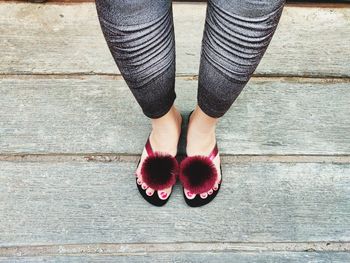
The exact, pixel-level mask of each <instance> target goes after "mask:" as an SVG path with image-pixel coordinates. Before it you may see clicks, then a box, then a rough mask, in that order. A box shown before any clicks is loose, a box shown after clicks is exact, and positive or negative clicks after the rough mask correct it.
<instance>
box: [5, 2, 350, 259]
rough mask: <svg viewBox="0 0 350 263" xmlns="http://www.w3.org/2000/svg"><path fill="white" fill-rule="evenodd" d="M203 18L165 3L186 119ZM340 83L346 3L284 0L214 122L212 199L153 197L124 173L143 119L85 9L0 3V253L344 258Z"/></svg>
mask: <svg viewBox="0 0 350 263" xmlns="http://www.w3.org/2000/svg"><path fill="white" fill-rule="evenodd" d="M204 15H205V4H203V3H197V4H193V3H192V4H191V3H174V16H175V28H176V32H175V34H176V39H177V40H176V44H177V47H176V48H177V50H176V51H177V80H176V92H177V100H176V102H175V104H176V105H177V106H178V107H179V108H180V109H181V111H182V113H183V116H184V117H186V118H187V114H188V113H189V111H190V110H192V108H193V107H194V105H195V103H196V101H195V99H196V87H197V73H198V66H199V54H200V49H199V48H200V41H201V36H202V35H201V34H202V30H203V26H204ZM349 91H350V6H349V7H346V6H342V7H341V8H336V7H322V8H317V7H297V6H286V8H285V9H284V13H283V15H282V18H281V23H280V25H279V27H278V29H277V32H276V34H275V36H274V38H273V40H272V43H271V45H270V47H269V49H268V51H267V52H266V55H265V57H264V59H263V61H262V62H261V64H260V65H259V67H258V68H257V70H256V72H255V74H254V77H253V78H252V79H251V81H250V82H249V83H248V85H247V87H246V88H245V89H244V91H243V92H242V94H241V95H240V97H239V98H238V100H237V101H236V103H235V104H234V105H233V106H232V108H231V109H230V110H229V111H228V112H227V114H226V115H225V116H224V117H223V118H222V119H221V120H220V122H219V125H218V129H217V140H218V145H219V148H220V151H221V156H222V157H221V160H222V168H223V176H224V178H225V180H224V184H223V187H222V190H221V191H220V194H219V195H218V197H217V198H216V199H215V201H214V202H212V203H211V204H210V205H208V206H205V207H202V208H196V209H193V208H189V207H187V206H186V204H185V202H184V200H183V197H182V194H181V189H180V186H179V185H177V186H176V187H175V189H174V194H173V196H172V198H171V200H170V201H169V203H168V204H167V205H166V206H165V207H162V208H157V207H153V206H151V205H147V203H146V202H145V201H144V200H143V199H142V198H141V197H140V196H139V193H138V192H137V189H136V187H135V185H134V179H133V178H134V177H133V173H134V169H135V168H136V161H137V160H138V158H139V155H140V154H141V151H142V148H143V145H144V142H145V139H146V137H147V135H148V133H149V130H150V128H151V126H150V123H149V120H148V119H146V118H144V115H143V114H142V112H141V109H140V108H139V106H138V105H137V104H136V101H135V99H134V97H133V96H132V94H131V92H130V90H129V89H128V87H127V86H126V84H125V83H124V81H123V80H122V77H121V76H120V73H119V71H118V69H117V67H116V66H115V64H114V61H113V59H112V57H111V55H110V53H109V50H108V48H107V45H106V43H105V40H104V39H103V36H102V33H101V30H100V28H99V25H98V20H97V17H96V11H95V6H94V3H93V2H90V3H74V4H62V3H61V4H57V3H56V4H55V3H51V4H30V3H18V2H16V3H15V2H0V95H1V96H0V262H42V261H47V262H87V261H88V262H220V263H221V262H242V263H245V262H257V263H260V262H301V263H304V262H305V263H306V262H337V263H344V262H350V117H349V116H350V92H349ZM185 122H186V121H185ZM185 128H186V127H183V129H184V130H185ZM135 130H137V131H138V132H137V133H135ZM179 153H180V155H181V154H183V153H184V138H181V146H180V150H179Z"/></svg>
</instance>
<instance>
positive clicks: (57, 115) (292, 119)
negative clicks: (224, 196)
mask: <svg viewBox="0 0 350 263" xmlns="http://www.w3.org/2000/svg"><path fill="white" fill-rule="evenodd" d="M176 85H177V88H176V92H177V98H176V100H175V104H176V106H177V107H178V108H179V109H180V110H181V112H182V114H183V116H184V126H183V134H185V129H186V127H185V124H186V123H187V114H188V113H189V111H190V110H191V109H192V108H193V107H194V105H195V101H196V89H197V81H196V80H186V79H181V78H180V79H177V81H176ZM0 94H1V97H0V112H1V113H2V114H1V115H0V134H1V136H0V153H2V154H22V153H23V154H26V153H31V154H33V153H39V154H43V153H53V154H57V153H65V154H69V153H70V154H84V153H89V154H90V153H119V154H139V153H141V151H142V148H143V146H144V143H145V138H146V137H147V135H148V133H149V131H150V129H151V124H150V121H149V119H148V118H146V117H145V116H144V115H143V113H142V111H141V108H140V107H139V105H138V104H137V102H136V100H135V99H134V97H133V96H132V93H131V92H130V90H129V89H128V87H127V86H126V84H125V82H124V81H123V80H116V79H113V78H111V77H103V76H85V77H81V78H78V77H74V78H73V77H71V78H66V77H65V76H62V77H56V78H49V77H42V78H31V77H28V78H27V77H26V78H22V79H18V78H12V77H9V78H2V79H0ZM349 101H350V93H349V82H347V81H332V80H328V81H327V80H319V79H289V78H272V79H271V78H268V79H265V78H254V79H252V80H251V81H250V82H249V84H248V85H247V86H246V88H245V89H244V90H243V92H242V94H241V95H240V96H239V97H238V99H237V101H236V102H235V104H234V105H233V106H232V107H231V108H230V110H229V111H228V112H227V113H226V114H225V115H224V117H223V118H221V119H220V121H219V124H218V127H217V140H218V145H219V147H220V151H221V153H222V154H249V155H255V154H259V155H260V154H262V155H266V154H269V155H270V154H278V155H296V154H304V155H310V154H314V155H349V153H350V133H349V130H350V118H349V115H350V105H349ZM135 131H137V132H135ZM131 138H132V139H131ZM184 143H185V141H184V136H183V137H182V138H181V143H180V147H179V154H182V153H184Z"/></svg>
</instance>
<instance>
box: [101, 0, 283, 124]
mask: <svg viewBox="0 0 350 263" xmlns="http://www.w3.org/2000/svg"><path fill="white" fill-rule="evenodd" d="M95 3H96V10H97V15H98V19H99V22H100V26H101V29H102V32H103V35H104V37H105V40H106V42H107V45H108V48H109V50H110V52H111V54H112V56H113V58H114V60H115V62H116V65H117V66H118V68H119V70H120V72H121V74H122V76H123V78H124V80H125V81H126V83H127V85H128V87H129V88H130V90H131V92H132V93H133V95H134V97H135V99H136V101H137V102H138V104H139V105H140V107H141V108H142V111H143V113H144V114H145V115H146V116H147V117H149V118H159V117H161V116H163V115H164V114H166V113H167V112H168V111H169V110H170V108H171V106H172V105H173V103H174V100H175V98H176V93H175V35H174V25H173V11H172V1H171V0H95ZM284 4H285V0H208V1H207V9H206V18H205V25H204V32H203V38H202V45H201V53H200V54H201V55H200V67H199V74H198V90H197V103H198V106H199V107H200V108H201V109H202V110H203V111H204V112H205V113H206V114H207V115H209V116H211V117H214V118H219V117H221V116H223V115H224V114H225V112H226V111H227V110H228V109H229V108H230V106H231V105H232V104H233V102H234V101H235V99H236V98H237V97H238V95H239V94H240V92H241V91H242V89H243V88H244V86H245V85H246V84H247V82H248V81H249V79H250V77H251V75H252V74H253V72H254V71H255V69H256V67H257V66H258V64H259V62H260V60H261V58H262V56H263V55H264V53H265V51H266V49H267V47H268V45H269V43H270V40H271V38H272V36H273V34H274V32H275V30H276V27H277V24H278V22H279V20H280V16H281V14H282V10H283V7H284ZM190 38H191V36H189V41H190V40H191V39H190Z"/></svg>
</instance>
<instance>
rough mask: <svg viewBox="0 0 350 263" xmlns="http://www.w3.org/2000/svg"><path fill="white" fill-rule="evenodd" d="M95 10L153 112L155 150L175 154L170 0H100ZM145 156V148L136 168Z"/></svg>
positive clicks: (147, 111)
mask: <svg viewBox="0 0 350 263" xmlns="http://www.w3.org/2000/svg"><path fill="white" fill-rule="evenodd" d="M96 10H97V14H98V19H99V22H100V25H101V29H102V32H103V34H104V37H105V39H106V42H107V44H108V47H109V50H110V52H111V54H112V56H113V58H114V60H115V62H116V64H117V66H118V68H119V70H120V72H121V74H122V76H123V78H124V80H125V81H126V83H127V85H128V87H129V88H130V90H131V92H132V93H133V95H134V97H135V99H136V101H137V102H138V104H139V105H140V107H141V109H142V111H143V113H144V115H145V116H147V117H149V118H151V122H152V132H151V135H150V142H151V145H152V148H153V150H154V151H163V152H167V153H169V154H172V155H174V154H176V152H177V143H178V139H179V136H180V132H181V120H182V119H181V115H180V113H179V111H178V110H177V109H176V108H175V107H174V105H173V103H174V100H175V98H176V93H175V87H174V84H175V38H174V26H173V13H172V2H171V0H96ZM135 132H137V131H135ZM146 156H147V154H146V151H145V149H144V151H143V153H142V155H141V161H140V165H139V167H138V169H137V172H138V173H139V172H140V167H141V164H142V162H143V160H144V159H145V157H146ZM149 193H150V194H153V190H152V189H149Z"/></svg>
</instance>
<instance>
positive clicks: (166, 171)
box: [135, 136, 179, 206]
mask: <svg viewBox="0 0 350 263" xmlns="http://www.w3.org/2000/svg"><path fill="white" fill-rule="evenodd" d="M145 148H146V151H147V157H146V158H145V159H144V161H143V163H142V164H141V165H142V166H141V169H140V173H141V176H140V177H141V178H139V176H138V174H137V173H136V172H135V175H136V185H137V188H138V190H139V192H140V193H141V195H142V197H143V198H144V199H145V200H146V201H147V202H149V203H150V204H152V205H155V206H163V205H165V204H166V203H167V202H168V200H169V197H170V195H171V192H170V194H167V193H166V192H161V190H163V189H167V188H169V187H172V186H173V185H174V184H175V183H176V180H177V177H178V171H179V165H178V162H177V160H176V158H175V156H172V155H170V154H168V153H163V152H159V151H155V152H154V151H153V149H152V146H151V143H150V139H149V136H148V139H147V142H146V144H145ZM140 161H141V157H140V159H139V161H138V163H137V165H136V169H137V167H138V166H139V164H140ZM145 184H146V185H147V187H146V188H144V187H142V186H143V185H145ZM148 187H150V188H152V189H154V193H153V194H152V195H148V194H147V188H148ZM171 190H172V189H171ZM158 191H159V194H158ZM159 195H160V196H159Z"/></svg>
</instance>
